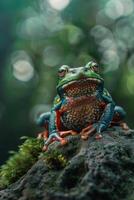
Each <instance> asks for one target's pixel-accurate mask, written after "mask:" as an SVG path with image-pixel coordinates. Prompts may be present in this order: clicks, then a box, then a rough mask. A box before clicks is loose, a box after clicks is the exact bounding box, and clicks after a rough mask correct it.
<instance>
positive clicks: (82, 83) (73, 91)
mask: <svg viewBox="0 0 134 200" xmlns="http://www.w3.org/2000/svg"><path fill="white" fill-rule="evenodd" d="M100 84H101V80H99V79H95V78H86V79H85V78H84V79H80V80H75V81H71V82H69V83H67V84H66V85H64V86H63V87H62V88H63V91H64V94H65V95H66V96H68V97H81V96H95V95H96V93H97V90H98V86H99V85H100Z"/></svg>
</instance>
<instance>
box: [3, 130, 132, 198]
mask: <svg viewBox="0 0 134 200" xmlns="http://www.w3.org/2000/svg"><path fill="white" fill-rule="evenodd" d="M68 140H69V143H68V144H67V145H66V146H63V147H61V146H59V144H58V143H56V142H55V143H53V144H52V145H51V146H50V148H49V150H48V152H47V153H44V154H43V156H41V157H40V159H39V160H38V161H37V162H36V163H35V164H34V165H33V166H32V167H31V169H30V170H29V171H28V172H27V173H26V174H25V175H24V176H23V177H21V179H20V180H18V181H17V182H16V183H13V184H12V185H10V186H9V187H8V188H6V189H3V190H2V191H0V200H4V199H6V200H59V199H61V200H104V199H106V200H134V134H133V132H132V131H128V132H126V131H124V130H122V129H121V128H120V127H112V128H109V129H108V130H107V131H105V132H104V133H103V138H102V139H100V140H96V139H95V136H92V137H90V138H89V139H88V140H87V141H83V140H81V139H80V136H79V135H77V136H69V137H68ZM56 151H57V152H58V153H54V152H56ZM45 154H46V156H45ZM49 155H51V156H49ZM52 155H53V157H52ZM56 156H57V157H56Z"/></svg>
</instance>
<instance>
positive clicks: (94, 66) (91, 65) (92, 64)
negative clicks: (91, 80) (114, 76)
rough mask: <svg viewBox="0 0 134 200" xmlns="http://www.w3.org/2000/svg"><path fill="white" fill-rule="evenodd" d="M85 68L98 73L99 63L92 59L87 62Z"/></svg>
mask: <svg viewBox="0 0 134 200" xmlns="http://www.w3.org/2000/svg"><path fill="white" fill-rule="evenodd" d="M85 68H86V69H89V70H92V71H94V72H96V73H99V65H98V64H97V63H96V62H94V61H91V62H89V63H87V65H86V66H85Z"/></svg>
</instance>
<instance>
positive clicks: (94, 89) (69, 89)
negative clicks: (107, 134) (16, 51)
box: [36, 61, 128, 151]
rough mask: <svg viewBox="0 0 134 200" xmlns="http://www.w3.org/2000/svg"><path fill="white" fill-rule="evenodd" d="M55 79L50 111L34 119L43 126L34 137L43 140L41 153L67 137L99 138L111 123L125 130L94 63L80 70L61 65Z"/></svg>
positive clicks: (122, 112)
mask: <svg viewBox="0 0 134 200" xmlns="http://www.w3.org/2000/svg"><path fill="white" fill-rule="evenodd" d="M58 78H59V80H58V84H57V87H56V90H57V95H56V97H55V99H54V102H53V106H52V108H51V111H50V112H44V113H41V114H40V115H39V117H38V118H37V120H36V123H37V125H38V126H41V127H44V131H43V132H41V133H39V135H38V138H43V139H44V146H43V151H46V150H47V149H48V146H49V145H50V144H51V143H53V142H54V141H58V142H60V144H61V145H65V144H67V143H68V139H67V138H68V137H67V136H69V135H72V136H73V135H76V134H80V137H81V139H83V140H87V139H88V138H90V137H91V136H92V135H95V138H96V139H101V138H102V133H103V132H104V131H105V130H107V129H108V127H110V126H112V125H113V124H118V125H120V126H122V128H124V129H126V130H127V129H128V126H127V124H126V123H125V122H124V118H125V116H126V112H125V110H124V109H123V108H122V107H121V106H118V105H116V104H115V101H114V100H113V98H112V96H111V95H110V93H109V92H108V90H107V89H106V88H105V86H104V78H102V76H101V73H100V65H99V64H98V63H97V62H96V61H89V62H88V63H87V64H86V65H84V66H80V67H70V66H68V65H62V66H61V67H60V68H59V69H58Z"/></svg>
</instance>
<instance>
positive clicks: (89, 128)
mask: <svg viewBox="0 0 134 200" xmlns="http://www.w3.org/2000/svg"><path fill="white" fill-rule="evenodd" d="M95 131H96V127H95V126H94V125H93V124H92V125H89V126H87V127H86V128H84V129H82V131H81V133H80V134H81V138H82V139H83V140H87V139H88V137H89V136H91V135H92V134H93V133H94V132H95Z"/></svg>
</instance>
